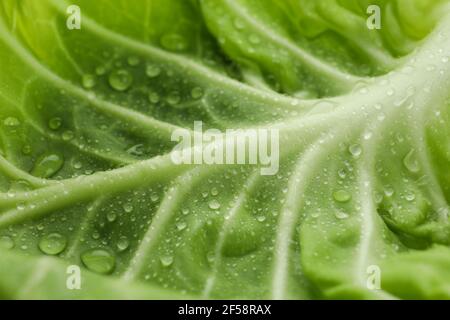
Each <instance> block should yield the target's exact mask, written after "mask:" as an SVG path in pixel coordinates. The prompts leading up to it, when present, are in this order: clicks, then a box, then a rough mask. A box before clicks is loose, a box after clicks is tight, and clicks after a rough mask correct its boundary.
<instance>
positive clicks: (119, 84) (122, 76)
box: [108, 69, 133, 91]
mask: <svg viewBox="0 0 450 320" xmlns="http://www.w3.org/2000/svg"><path fill="white" fill-rule="evenodd" d="M108 81H109V84H110V86H111V87H112V88H113V89H115V90H117V91H125V90H127V89H128V88H129V87H130V86H131V84H132V83H133V76H132V75H131V73H130V72H129V71H127V70H125V69H119V70H114V71H113V72H111V73H110V75H109V78H108Z"/></svg>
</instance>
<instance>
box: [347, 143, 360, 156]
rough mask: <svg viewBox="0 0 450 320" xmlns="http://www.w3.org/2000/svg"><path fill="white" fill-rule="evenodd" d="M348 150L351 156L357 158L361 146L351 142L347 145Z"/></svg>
mask: <svg viewBox="0 0 450 320" xmlns="http://www.w3.org/2000/svg"><path fill="white" fill-rule="evenodd" d="M348 151H349V152H350V154H351V155H352V156H353V157H355V158H358V157H359V156H360V155H361V153H362V148H361V146H360V145H359V144H352V145H351V146H349V147H348Z"/></svg>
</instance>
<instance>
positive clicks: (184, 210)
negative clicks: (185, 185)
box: [181, 208, 189, 215]
mask: <svg viewBox="0 0 450 320" xmlns="http://www.w3.org/2000/svg"><path fill="white" fill-rule="evenodd" d="M181 213H183V214H184V215H188V214H189V209H187V208H183V209H182V210H181Z"/></svg>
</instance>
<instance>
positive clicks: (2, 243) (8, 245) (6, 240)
mask: <svg viewBox="0 0 450 320" xmlns="http://www.w3.org/2000/svg"><path fill="white" fill-rule="evenodd" d="M14 245H15V244H14V240H13V239H12V238H11V237H8V236H2V237H0V248H2V249H12V248H14Z"/></svg>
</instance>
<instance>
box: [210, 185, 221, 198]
mask: <svg viewBox="0 0 450 320" xmlns="http://www.w3.org/2000/svg"><path fill="white" fill-rule="evenodd" d="M218 194H219V190H217V188H216V187H213V188H212V189H211V195H213V196H217V195H218Z"/></svg>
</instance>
